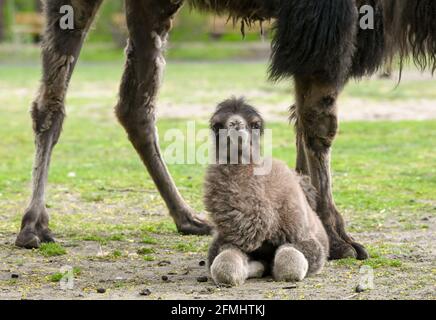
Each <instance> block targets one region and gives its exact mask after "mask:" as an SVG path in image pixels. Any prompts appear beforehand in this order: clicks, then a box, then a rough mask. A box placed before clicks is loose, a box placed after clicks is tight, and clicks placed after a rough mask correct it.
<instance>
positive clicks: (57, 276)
mask: <svg viewBox="0 0 436 320" xmlns="http://www.w3.org/2000/svg"><path fill="white" fill-rule="evenodd" d="M81 273H82V270H81V269H80V268H77V267H74V268H73V275H74V276H75V277H77V276H79V275H80V274H81ZM67 274H68V271H66V272H63V273H62V272H56V273H53V274H52V275H50V276H48V280H49V281H50V282H59V281H61V280H62V278H63V277H65V276H66V275H67Z"/></svg>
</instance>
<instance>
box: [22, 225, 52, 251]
mask: <svg viewBox="0 0 436 320" xmlns="http://www.w3.org/2000/svg"><path fill="white" fill-rule="evenodd" d="M44 242H55V239H54V237H53V234H52V233H51V231H50V229H48V228H41V229H40V230H38V229H33V230H32V229H31V228H26V227H25V228H23V229H22V230H21V231H20V233H19V234H18V236H17V239H16V240H15V245H16V246H17V247H20V248H25V249H35V248H39V247H40V246H41V243H44Z"/></svg>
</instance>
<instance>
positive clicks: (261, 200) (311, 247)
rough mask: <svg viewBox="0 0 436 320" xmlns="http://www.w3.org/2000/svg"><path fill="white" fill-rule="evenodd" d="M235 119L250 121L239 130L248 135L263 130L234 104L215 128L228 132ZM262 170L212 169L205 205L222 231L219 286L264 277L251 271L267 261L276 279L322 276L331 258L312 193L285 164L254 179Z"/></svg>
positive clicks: (253, 115)
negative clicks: (311, 204) (317, 274)
mask: <svg viewBox="0 0 436 320" xmlns="http://www.w3.org/2000/svg"><path fill="white" fill-rule="evenodd" d="M229 110H233V112H229ZM222 114H224V116H221V115H222ZM235 115H237V116H239V119H240V118H242V119H244V120H245V123H242V124H240V125H239V129H238V130H246V131H247V132H248V133H249V134H251V133H252V129H253V128H258V125H259V123H261V124H262V125H263V120H262V119H261V117H260V115H259V113H258V112H257V111H256V110H255V109H254V108H253V107H251V106H249V105H247V104H246V103H245V102H244V101H243V100H236V99H231V100H227V101H225V102H223V103H221V104H220V105H219V107H218V109H217V112H216V113H215V114H214V115H213V117H212V120H211V127H212V129H213V130H216V128H220V129H221V130H222V129H224V130H229V129H230V128H229V123H232V121H229V119H232V117H234V116H235ZM259 129H261V131H262V129H263V128H259ZM247 145H248V146H250V144H247ZM263 161H264V160H263ZM259 165H261V164H259V163H257V164H255V163H254V162H250V163H249V164H215V165H211V166H210V167H209V168H208V170H207V174H206V181H205V195H204V200H205V205H206V209H207V210H208V211H209V212H210V214H211V217H212V220H213V222H214V223H215V226H216V230H217V234H216V236H215V239H214V241H213V243H212V245H211V248H210V250H209V266H210V269H211V274H212V277H213V279H214V280H215V282H218V283H226V284H230V285H236V284H241V283H243V280H245V279H247V278H248V277H250V276H253V275H257V276H259V272H257V273H256V272H250V269H251V270H252V269H253V265H251V267H250V262H253V261H254V260H259V261H263V264H264V266H265V270H267V269H268V268H269V267H272V271H273V275H274V277H275V278H276V279H277V280H290V281H297V280H302V279H303V278H304V277H305V276H306V273H308V274H313V273H318V272H319V271H320V270H321V269H322V267H323V265H324V263H325V261H326V259H327V255H328V252H329V243H328V238H327V234H326V231H325V229H324V227H323V225H322V223H321V221H320V219H319V218H318V216H317V214H316V213H315V212H314V211H313V209H312V208H311V206H310V204H309V201H308V198H310V199H312V198H313V194H312V192H311V190H313V188H308V187H307V183H308V182H307V180H306V179H305V178H302V177H301V176H300V175H298V174H297V173H296V172H295V171H293V170H291V169H289V168H288V166H287V165H286V164H285V163H283V162H281V161H278V160H272V170H271V172H270V173H269V174H266V175H254V173H253V172H254V169H255V167H256V166H259ZM302 185H303V186H305V189H303V188H302ZM304 190H307V191H308V192H309V194H308V195H306V194H305V191H304ZM277 249H278V250H277ZM241 269H243V270H241ZM257 271H259V270H258V269H257Z"/></svg>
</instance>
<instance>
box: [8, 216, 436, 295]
mask: <svg viewBox="0 0 436 320" xmlns="http://www.w3.org/2000/svg"><path fill="white" fill-rule="evenodd" d="M434 222H435V221H434V220H433V219H429V220H428V221H427V222H426V223H427V224H428V228H427V229H420V230H411V231H407V232H399V231H398V230H396V229H388V230H386V232H366V233H360V234H355V235H354V236H355V238H357V239H359V241H361V242H362V243H364V244H366V245H372V246H373V247H378V246H380V247H386V246H392V247H395V248H402V249H401V250H398V252H397V251H395V250H394V251H395V253H391V254H389V255H386V256H385V258H390V259H396V260H399V261H400V262H401V265H400V266H381V267H380V268H376V269H374V289H372V290H368V291H365V292H362V293H356V292H355V288H356V286H357V285H358V284H359V282H360V279H361V274H360V273H359V265H358V264H357V263H355V262H351V263H350V262H346V263H344V262H329V263H328V264H327V266H326V267H325V269H324V271H323V272H322V273H321V274H319V275H317V276H314V277H310V278H307V279H305V280H304V281H302V282H300V283H297V284H290V283H277V282H274V281H272V279H271V278H264V279H257V280H249V281H248V282H247V283H246V284H245V285H243V286H241V287H237V288H224V287H217V286H215V285H214V284H213V283H212V281H211V279H210V278H209V279H208V281H207V282H199V281H198V278H199V277H204V276H208V271H207V267H206V266H205V265H204V264H203V263H202V261H205V260H206V253H205V252H200V253H196V252H180V251H177V250H171V249H168V248H167V247H163V246H161V244H168V243H171V242H172V241H174V240H178V241H183V239H184V237H182V236H179V235H176V234H154V235H153V237H154V238H155V239H156V240H157V244H155V245H149V246H148V247H153V248H154V250H155V252H156V254H154V257H155V260H154V261H144V258H143V256H142V255H141V254H138V249H141V248H143V247H144V246H145V245H144V244H141V243H140V239H130V240H125V241H111V242H108V243H107V244H104V245H102V244H99V243H98V242H95V241H82V240H81V241H78V240H72V239H69V238H64V237H62V236H60V237H59V241H60V243H61V244H62V245H63V246H64V247H65V248H66V250H67V254H66V255H63V256H56V257H44V256H42V255H41V254H40V253H39V252H38V251H37V250H33V251H32V250H24V249H19V248H16V247H14V245H13V241H14V238H15V235H14V234H13V233H3V234H0V261H1V263H0V298H2V299H435V298H436V295H435V285H436V278H435V266H434V261H436V256H435V250H434V249H435V247H434V246H435V243H436V242H435V240H436V239H435V232H434V231H435V224H434ZM208 241H210V239H209V237H204V238H202V239H201V242H208ZM405 247H406V248H407V250H405V249H404V248H405ZM114 250H116V251H117V252H119V253H120V256H119V257H113V256H112V255H111V252H114ZM64 266H71V267H75V268H79V269H80V273H79V274H77V275H76V276H75V279H74V286H73V287H72V289H65V290H64V289H62V288H61V285H60V283H59V282H52V281H51V280H50V277H51V275H53V274H55V273H57V272H60V270H61V268H62V267H64ZM102 289H103V290H102ZM99 291H100V292H103V291H104V293H99ZM141 293H142V294H141Z"/></svg>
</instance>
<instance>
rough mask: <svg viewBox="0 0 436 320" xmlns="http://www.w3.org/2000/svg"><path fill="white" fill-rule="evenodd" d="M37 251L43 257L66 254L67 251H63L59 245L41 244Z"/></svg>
mask: <svg viewBox="0 0 436 320" xmlns="http://www.w3.org/2000/svg"><path fill="white" fill-rule="evenodd" d="M38 251H39V253H40V254H42V255H43V256H45V257H55V256H62V255H64V254H67V250H65V248H64V247H62V245H61V244H59V243H43V244H41V247H40V248H39V250H38Z"/></svg>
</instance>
